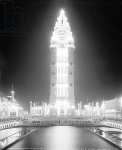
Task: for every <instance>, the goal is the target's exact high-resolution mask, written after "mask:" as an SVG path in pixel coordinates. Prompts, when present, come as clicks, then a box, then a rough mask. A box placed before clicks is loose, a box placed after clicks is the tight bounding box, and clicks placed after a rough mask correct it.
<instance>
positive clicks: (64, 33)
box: [50, 9, 74, 48]
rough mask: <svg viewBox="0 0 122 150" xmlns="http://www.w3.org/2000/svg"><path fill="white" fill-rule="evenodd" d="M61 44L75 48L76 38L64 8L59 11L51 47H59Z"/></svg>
mask: <svg viewBox="0 0 122 150" xmlns="http://www.w3.org/2000/svg"><path fill="white" fill-rule="evenodd" d="M60 45H64V46H66V47H71V48H74V39H73V36H72V32H71V28H70V25H69V22H68V19H67V17H66V13H65V11H64V9H61V10H60V12H59V16H58V17H57V21H56V23H55V26H54V31H53V34H52V37H51V42H50V47H59V46H60Z"/></svg>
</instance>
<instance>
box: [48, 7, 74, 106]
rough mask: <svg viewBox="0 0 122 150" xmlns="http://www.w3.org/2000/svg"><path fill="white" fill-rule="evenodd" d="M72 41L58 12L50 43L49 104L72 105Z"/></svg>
mask: <svg viewBox="0 0 122 150" xmlns="http://www.w3.org/2000/svg"><path fill="white" fill-rule="evenodd" d="M74 48H75V46H74V39H73V36H72V32H71V28H70V25H69V22H68V19H67V17H66V15H65V11H64V10H63V9H61V10H60V14H59V17H58V18H57V21H56V24H55V26H54V31H53V33H52V37H51V41H50V53H51V64H50V65H51V82H50V104H56V103H57V104H60V105H61V106H63V105H65V104H69V105H74V103H75V98H74V70H73V68H74V60H73V52H74Z"/></svg>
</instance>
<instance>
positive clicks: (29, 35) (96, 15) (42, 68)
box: [0, 0, 122, 106]
mask: <svg viewBox="0 0 122 150" xmlns="http://www.w3.org/2000/svg"><path fill="white" fill-rule="evenodd" d="M60 8H64V9H65V11H66V15H67V17H68V20H69V22H70V25H71V29H72V32H73V36H74V39H75V46H76V48H75V52H74V57H75V96H76V101H83V102H86V101H93V100H99V101H100V100H102V99H103V98H104V99H106V100H107V99H111V98H114V97H116V96H119V95H121V94H122V52H121V47H120V41H119V39H120V28H119V23H118V21H119V19H121V17H120V12H119V8H120V6H119V4H117V2H115V1H112V0H111V2H107V1H105V2H103V1H101V0H99V1H91V0H88V1H86V0H75V1H74V2H73V1H72V2H71V1H70V0H69V1H68V0H57V1H56V0H54V1H53V0H51V1H48V0H43V1H41V0H29V1H26V0H3V1H2V0H1V1H0V72H1V73H0V91H1V93H4V94H6V95H7V94H8V93H9V91H10V89H11V85H12V83H13V84H14V88H15V90H16V98H17V99H18V101H19V103H20V104H22V105H23V106H24V105H27V104H28V102H29V101H30V100H33V101H37V102H42V101H46V102H48V99H49V90H50V89H49V84H50V68H49V65H50V51H49V43H50V37H51V33H52V31H53V28H54V24H55V22H56V18H57V15H58V13H59V10H60Z"/></svg>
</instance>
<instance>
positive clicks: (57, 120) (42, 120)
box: [0, 117, 122, 130]
mask: <svg viewBox="0 0 122 150" xmlns="http://www.w3.org/2000/svg"><path fill="white" fill-rule="evenodd" d="M47 126H78V127H102V126H107V127H114V128H119V129H122V122H121V121H114V120H106V119H103V120H101V119H91V118H81V117H80V118H76V117H28V118H26V119H24V118H14V119H11V118H10V119H7V120H2V121H0V130H3V129H7V128H15V127H47Z"/></svg>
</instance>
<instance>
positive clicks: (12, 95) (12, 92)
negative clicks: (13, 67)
mask: <svg viewBox="0 0 122 150" xmlns="http://www.w3.org/2000/svg"><path fill="white" fill-rule="evenodd" d="M10 93H11V100H12V101H13V102H15V91H14V84H13V83H12V85H11V92H10Z"/></svg>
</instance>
